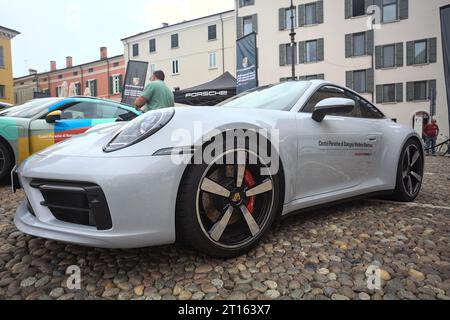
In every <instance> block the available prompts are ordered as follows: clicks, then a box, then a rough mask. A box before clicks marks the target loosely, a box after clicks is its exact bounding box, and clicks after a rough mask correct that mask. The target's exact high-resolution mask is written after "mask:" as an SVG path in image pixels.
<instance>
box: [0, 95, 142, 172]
mask: <svg viewBox="0 0 450 320" xmlns="http://www.w3.org/2000/svg"><path fill="white" fill-rule="evenodd" d="M139 114H140V113H139V112H137V111H136V110H135V109H133V108H131V107H129V106H126V105H122V104H120V103H116V102H113V101H109V100H102V99H95V98H87V97H74V98H44V99H36V100H31V101H29V102H27V103H25V104H22V105H19V106H15V107H12V108H9V109H6V110H2V111H0V180H3V179H5V178H6V177H9V176H10V173H11V170H12V168H13V167H14V165H16V164H20V163H22V162H23V161H24V160H25V159H26V158H28V157H29V156H30V155H32V154H33V153H36V152H38V151H40V150H42V149H44V148H47V147H49V146H51V145H53V144H55V143H58V142H61V141H63V140H65V139H68V138H70V137H72V136H74V135H77V134H80V133H83V132H85V131H86V130H88V129H90V128H91V127H93V126H95V125H97V124H101V123H108V122H115V121H129V120H132V119H134V118H136V117H137V116H138V115H139Z"/></svg>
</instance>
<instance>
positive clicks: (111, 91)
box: [109, 77, 114, 94]
mask: <svg viewBox="0 0 450 320" xmlns="http://www.w3.org/2000/svg"><path fill="white" fill-rule="evenodd" d="M113 87H114V78H113V77H109V94H114V88H113Z"/></svg>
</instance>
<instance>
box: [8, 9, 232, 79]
mask: <svg viewBox="0 0 450 320" xmlns="http://www.w3.org/2000/svg"><path fill="white" fill-rule="evenodd" d="M0 8H2V9H1V10H0V25H1V26H4V27H7V28H10V29H14V30H17V31H19V32H20V33H21V34H20V35H19V36H17V37H16V38H14V39H13V72H14V77H19V76H24V75H27V74H28V69H30V68H31V69H36V70H38V72H45V71H48V70H49V69H50V60H55V61H56V62H57V67H58V69H59V68H64V67H65V63H66V62H65V61H66V57H67V56H72V57H73V63H74V65H76V64H82V63H86V62H90V61H94V60H98V59H99V58H100V47H102V46H105V47H108V55H109V56H115V55H119V54H123V45H122V42H121V41H120V39H123V38H126V37H128V36H131V35H134V34H137V33H140V32H143V31H147V30H150V29H153V28H158V27H160V26H161V24H162V23H163V22H168V23H170V24H174V23H177V22H181V21H184V20H190V19H195V18H199V17H202V16H206V15H209V14H214V13H218V12H221V11H226V10H231V9H233V8H234V0H127V1H125V0H121V1H119V0H59V1H58V0H39V1H34V0H0Z"/></svg>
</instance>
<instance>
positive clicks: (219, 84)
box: [174, 72, 236, 106]
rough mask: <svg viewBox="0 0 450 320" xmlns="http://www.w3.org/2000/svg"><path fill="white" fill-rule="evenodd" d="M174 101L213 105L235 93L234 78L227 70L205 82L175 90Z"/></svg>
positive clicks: (196, 104) (193, 104)
mask: <svg viewBox="0 0 450 320" xmlns="http://www.w3.org/2000/svg"><path fill="white" fill-rule="evenodd" d="M174 94H175V102H176V103H182V104H187V105H191V106H214V105H216V104H218V103H220V102H222V101H224V100H226V99H228V98H231V97H234V96H235V95H236V78H235V77H233V76H232V75H231V74H230V73H229V72H225V73H224V74H223V75H221V76H220V77H218V78H216V79H214V80H212V81H210V82H207V83H205V84H202V85H199V86H196V87H192V88H189V89H185V90H181V91H175V92H174Z"/></svg>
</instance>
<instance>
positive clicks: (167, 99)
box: [134, 70, 175, 113]
mask: <svg viewBox="0 0 450 320" xmlns="http://www.w3.org/2000/svg"><path fill="white" fill-rule="evenodd" d="M165 79H166V76H165V74H164V72H163V71H161V70H158V71H155V72H154V73H153V75H152V77H151V78H150V81H151V82H150V83H149V84H148V85H147V86H146V87H145V89H144V91H143V92H142V94H141V96H140V97H139V98H137V99H136V101H135V103H134V104H135V107H136V110H138V111H142V112H144V113H145V112H149V111H152V110H157V109H164V108H171V107H174V106H175V98H174V95H173V92H172V90H170V89H169V87H168V86H167V85H166V84H165V82H164V80H165Z"/></svg>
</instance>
